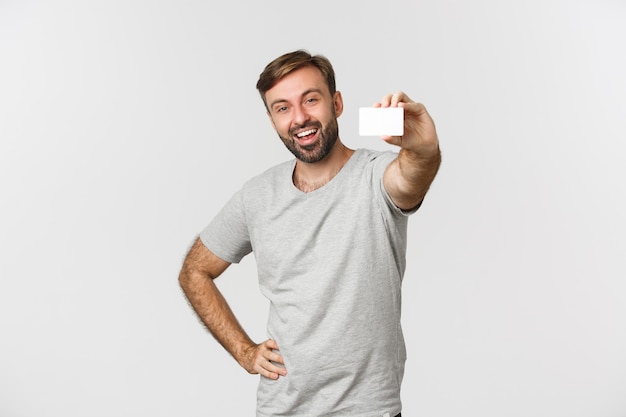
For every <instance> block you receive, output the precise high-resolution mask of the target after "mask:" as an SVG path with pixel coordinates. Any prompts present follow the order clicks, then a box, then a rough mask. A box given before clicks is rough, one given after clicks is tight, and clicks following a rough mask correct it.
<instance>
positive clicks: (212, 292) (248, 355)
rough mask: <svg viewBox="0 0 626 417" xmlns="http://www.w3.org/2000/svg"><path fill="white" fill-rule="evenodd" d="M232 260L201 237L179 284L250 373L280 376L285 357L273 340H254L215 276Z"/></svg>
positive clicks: (200, 315) (193, 304) (188, 259)
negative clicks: (258, 342) (206, 243)
mask: <svg viewBox="0 0 626 417" xmlns="http://www.w3.org/2000/svg"><path fill="white" fill-rule="evenodd" d="M229 265H230V263H228V262H226V261H224V260H222V259H220V258H219V257H217V256H216V255H214V254H213V252H211V251H210V250H209V249H207V248H206V247H205V246H204V244H203V243H202V241H201V240H200V239H196V241H195V243H194V244H193V246H192V247H191V249H190V250H189V253H188V254H187V257H186V258H185V262H184V263H183V267H182V269H181V271H180V275H179V277H178V280H179V283H180V286H181V287H182V289H183V291H184V293H185V296H186V297H187V299H188V300H189V302H190V304H191V306H192V307H193V309H194V310H195V312H196V314H197V315H198V317H199V318H200V320H202V322H203V323H204V325H205V326H206V327H207V329H208V330H209V331H210V332H211V334H212V335H213V336H214V337H215V339H217V341H218V342H219V343H220V344H221V345H222V346H223V347H224V348H225V349H226V350H227V351H228V352H229V353H230V354H231V355H232V356H233V357H234V358H235V360H237V362H239V364H240V365H241V366H242V367H243V368H244V369H245V370H246V371H248V372H249V373H251V374H261V375H263V376H264V377H267V378H271V379H277V378H278V377H279V375H282V376H284V375H286V370H285V369H284V368H281V367H278V366H276V365H274V364H273V363H272V362H271V361H273V362H277V363H281V364H283V359H282V357H281V356H280V355H279V354H278V353H276V352H274V350H275V349H278V345H277V344H276V342H275V341H274V340H266V341H264V342H263V343H260V344H255V343H254V342H253V341H252V340H251V339H250V337H248V335H247V334H246V332H245V331H244V330H243V328H242V327H241V325H240V324H239V322H238V321H237V318H236V317H235V315H234V314H233V312H232V310H231V309H230V307H229V306H228V303H227V302H226V300H225V299H224V297H223V296H222V293H221V292H220V291H219V289H218V288H217V286H216V285H215V283H214V282H213V280H214V279H215V278H217V277H219V276H220V275H221V274H222V272H224V271H225V270H226V268H228V266H229Z"/></svg>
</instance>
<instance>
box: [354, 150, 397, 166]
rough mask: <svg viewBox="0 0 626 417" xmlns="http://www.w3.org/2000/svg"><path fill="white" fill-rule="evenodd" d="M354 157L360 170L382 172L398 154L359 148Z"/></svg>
mask: <svg viewBox="0 0 626 417" xmlns="http://www.w3.org/2000/svg"><path fill="white" fill-rule="evenodd" d="M354 156H355V157H356V158H355V159H356V161H355V162H356V163H357V164H358V165H360V166H361V167H362V168H367V167H370V168H371V169H372V170H378V169H382V170H384V169H386V168H387V166H388V165H389V164H390V163H391V162H392V161H394V160H395V159H396V158H397V157H398V153H397V152H393V151H378V150H374V149H365V148H360V149H357V150H356V152H355V154H354Z"/></svg>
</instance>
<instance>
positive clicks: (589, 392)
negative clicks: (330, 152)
mask: <svg viewBox="0 0 626 417" xmlns="http://www.w3.org/2000/svg"><path fill="white" fill-rule="evenodd" d="M370 3H371V4H370ZM624 22H626V4H625V3H624V2H623V1H618V0H593V1H592V0H573V1H565V0H562V1H558V0H526V1H517V2H510V1H509V2H504V1H496V0H478V1H473V2H466V1H461V0H442V1H441V0H440V1H428V2H426V1H410V2H409V1H404V2H398V1H384V2H367V3H363V2H339V1H316V2H306V3H305V2H272V1H268V2H260V1H259V2H256V1H249V2H247V3H246V2H241V1H230V2H206V1H173V0H170V1H166V0H161V1H147V0H145V1H141V0H126V1H104V0H98V1H78V0H66V1H45V2H44V1H39V2H38V1H28V0H22V1H17V0H14V1H11V0H8V1H7V0H0V198H1V204H0V209H1V216H0V227H1V228H0V416H2V417H47V416H63V417H84V416H94V417H96V416H97V417H99V416H103V417H104V416H107V417H108V416H116V417H117V416H120V417H122V416H123V417H126V416H129V417H131V416H132V417H135V416H150V417H157V416H168V417H169V416H190V417H191V416H221V415H228V416H251V415H253V414H254V407H255V389H256V383H257V377H256V376H249V375H248V374H247V373H245V371H243V370H242V369H240V368H239V367H238V366H237V365H236V363H235V362H234V360H232V359H231V358H230V357H229V356H228V354H226V353H225V352H224V351H223V350H222V348H221V347H220V346H218V345H217V343H216V342H215V341H214V340H213V339H212V337H211V336H210V335H208V334H207V332H206V331H205V330H204V329H203V327H202V326H201V325H200V324H199V322H198V321H197V320H196V318H195V317H194V315H193V314H192V312H191V310H190V308H189V307H188V305H187V303H186V301H185V300H184V298H183V296H182V293H181V291H180V289H179V287H178V283H177V276H178V271H179V268H180V265H181V262H182V259H183V257H184V255H185V253H186V250H187V248H188V246H189V245H190V244H191V242H192V240H193V238H194V237H195V235H196V234H197V233H198V232H199V231H200V230H201V229H202V228H203V227H204V226H205V225H206V224H207V223H208V222H209V221H210V219H211V218H212V217H213V216H214V215H215V214H216V212H217V211H218V210H219V209H220V208H221V207H222V205H223V204H224V203H225V201H226V200H227V199H228V198H229V197H230V196H231V194H232V193H233V192H234V191H235V190H236V189H238V188H239V187H240V186H241V185H242V184H243V182H244V181H245V180H247V179H248V178H250V177H251V176H253V175H255V174H257V173H260V172H261V171H263V170H265V169H266V168H268V167H269V166H271V165H273V164H275V163H278V162H281V161H283V160H286V159H289V158H291V155H290V154H289V153H288V151H286V150H285V149H284V147H283V145H282V143H281V142H280V141H279V139H278V138H277V136H276V134H275V133H274V131H273V130H272V129H271V125H270V123H269V122H268V120H267V118H266V115H265V112H264V109H263V106H262V103H261V100H260V98H259V97H258V95H257V92H256V90H255V83H256V81H257V77H258V75H259V73H260V72H261V70H262V69H263V67H264V66H265V64H266V63H267V62H269V61H270V60H271V59H273V58H274V57H276V56H278V55H280V54H282V53H285V52H288V51H291V50H294V49H298V48H306V49H308V50H309V51H311V52H313V53H321V54H324V55H326V56H327V57H328V58H329V59H330V60H331V61H332V62H333V64H334V66H335V70H336V73H337V84H338V89H339V90H341V91H342V92H343V95H344V99H345V106H346V110H345V113H344V115H343V116H342V117H341V118H340V120H339V123H340V124H339V126H340V134H341V137H342V140H343V141H344V142H345V143H346V144H347V145H348V146H350V147H353V148H355V147H371V148H377V149H387V148H388V145H386V144H384V143H381V142H380V141H379V139H377V138H371V137H368V138H362V137H359V136H358V135H357V115H358V107H361V106H369V105H371V104H372V103H374V102H375V101H377V100H378V99H379V98H381V97H382V96H383V95H384V94H385V93H388V92H393V91H396V90H400V89H402V90H404V91H406V92H407V93H408V94H409V95H410V96H411V97H412V98H414V99H416V100H419V101H422V102H424V103H425V104H426V106H427V108H428V109H429V111H430V112H431V114H432V116H433V117H434V119H435V121H436V123H437V127H438V131H439V134H440V139H441V142H442V149H443V159H444V162H443V165H442V168H441V171H440V174H439V176H438V177H437V179H436V180H435V183H434V184H433V187H432V189H431V191H430V194H429V196H428V197H427V201H426V202H425V204H424V206H423V208H422V209H421V210H420V212H419V213H418V214H417V215H415V216H414V217H412V219H411V223H410V238H409V252H408V269H407V273H406V276H405V281H404V288H403V289H404V306H403V323H404V328H405V333H406V339H407V348H408V355H409V359H408V362H407V368H406V375H405V380H404V385H403V402H404V409H403V414H404V415H406V416H407V417H415V416H428V417H453V416H454V417H456V416H461V415H462V416H465V417H468V416H471V417H474V416H475V417H492V416H493V417H502V416H506V417H510V416H532V417H543V416H545V417H555V416H563V417H565V416H566V417H591V416H593V417H623V416H625V415H626V395H625V394H624V393H625V392H626V320H625V319H626V265H625V261H624V249H625V246H626V245H624V233H625V232H626V230H625V229H626V228H625V224H626V221H625V219H624V210H625V209H626V204H625V201H624V200H625V198H624V194H625V193H624V185H623V184H624V178H626V168H625V166H624V165H625V164H624V162H625V161H624V150H625V147H624V141H625V140H626V122H625V120H626V117H625V116H626V99H625V96H626V76H625V75H624V74H626V58H625V57H626V54H625V53H624V41H625V40H626V25H625V24H624ZM218 282H219V285H220V287H221V288H222V289H223V291H224V293H225V294H226V297H227V298H228V299H229V300H230V302H231V304H232V307H233V309H234V310H235V312H236V314H237V315H238V317H239V318H240V320H241V322H242V323H243V325H244V327H245V328H246V329H247V330H248V331H249V333H250V334H251V335H252V337H253V338H255V339H257V340H262V339H263V338H264V336H265V333H264V328H265V319H266V310H267V304H266V302H265V300H264V299H263V298H262V297H261V296H260V295H259V293H258V287H257V284H256V276H255V264H254V258H253V257H248V258H246V259H245V260H244V262H242V264H240V265H237V266H233V267H231V268H230V269H229V270H228V271H227V272H226V274H225V275H224V276H223V277H222V278H220V279H219V280H218ZM320 360H323V358H320Z"/></svg>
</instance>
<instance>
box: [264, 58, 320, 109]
mask: <svg viewBox="0 0 626 417" xmlns="http://www.w3.org/2000/svg"><path fill="white" fill-rule="evenodd" d="M312 89H314V90H320V91H323V92H324V93H329V94H330V91H329V90H328V86H327V85H326V80H325V79H324V76H323V75H322V72H321V71H320V70H319V69H317V68H315V67H310V66H308V67H303V68H300V69H297V70H295V71H294V72H292V73H289V74H288V75H286V76H285V77H283V78H281V79H280V81H278V82H277V83H276V84H275V85H274V86H273V87H272V88H270V89H269V90H267V92H266V93H265V99H266V101H267V102H268V103H272V102H274V101H276V100H287V101H289V100H293V99H297V98H299V97H301V96H302V94H303V93H305V92H307V91H310V90H312Z"/></svg>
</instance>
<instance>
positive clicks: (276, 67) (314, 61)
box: [256, 49, 336, 108]
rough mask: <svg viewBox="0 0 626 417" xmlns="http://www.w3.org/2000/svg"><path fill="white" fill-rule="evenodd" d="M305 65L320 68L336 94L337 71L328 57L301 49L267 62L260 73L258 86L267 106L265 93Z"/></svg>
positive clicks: (332, 92) (332, 93) (329, 88)
mask: <svg viewBox="0 0 626 417" xmlns="http://www.w3.org/2000/svg"><path fill="white" fill-rule="evenodd" d="M303 67H315V68H317V69H318V70H320V72H321V73H322V76H323V77H324V79H326V85H327V86H328V90H329V91H330V95H331V96H332V95H334V94H335V91H336V87H335V71H334V70H333V66H332V65H331V64H330V61H329V60H328V58H326V57H325V56H323V55H311V54H310V53H309V52H307V51H305V50H304V49H299V50H297V51H294V52H289V53H286V54H284V55H281V56H279V57H278V58H276V59H275V60H273V61H272V62H270V63H269V64H267V66H266V67H265V69H264V70H263V72H262V73H261V75H259V81H258V82H257V83H256V88H257V90H259V94H261V98H262V99H263V103H264V104H265V107H266V108H267V103H266V101H265V93H267V91H268V90H269V89H270V88H272V87H274V86H275V85H276V83H277V82H278V81H280V80H281V79H282V78H283V77H285V76H286V75H288V74H290V73H292V72H293V71H295V70H297V69H300V68H303Z"/></svg>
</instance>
